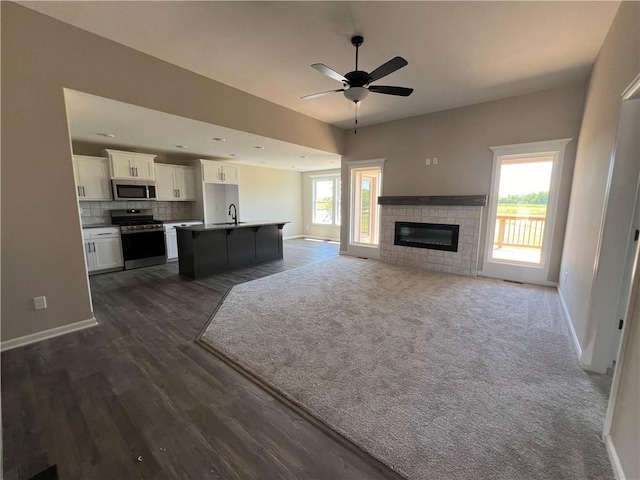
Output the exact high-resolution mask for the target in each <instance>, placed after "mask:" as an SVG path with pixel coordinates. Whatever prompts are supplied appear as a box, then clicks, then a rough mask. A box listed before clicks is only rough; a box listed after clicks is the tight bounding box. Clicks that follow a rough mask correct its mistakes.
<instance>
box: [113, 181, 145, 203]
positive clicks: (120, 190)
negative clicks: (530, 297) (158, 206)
mask: <svg viewBox="0 0 640 480" xmlns="http://www.w3.org/2000/svg"><path fill="white" fill-rule="evenodd" d="M111 183H112V185H113V199H114V200H155V199H156V182H154V181H153V180H111Z"/></svg>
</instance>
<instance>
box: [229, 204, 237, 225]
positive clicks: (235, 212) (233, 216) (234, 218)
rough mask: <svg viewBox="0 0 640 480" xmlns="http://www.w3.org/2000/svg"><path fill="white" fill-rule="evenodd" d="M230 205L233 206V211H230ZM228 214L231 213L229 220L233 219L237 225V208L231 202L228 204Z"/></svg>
mask: <svg viewBox="0 0 640 480" xmlns="http://www.w3.org/2000/svg"><path fill="white" fill-rule="evenodd" d="M231 207H233V213H231ZM229 215H231V220H233V221H234V222H235V224H236V225H238V209H237V208H236V206H235V205H234V204H233V203H232V204H231V205H229Z"/></svg>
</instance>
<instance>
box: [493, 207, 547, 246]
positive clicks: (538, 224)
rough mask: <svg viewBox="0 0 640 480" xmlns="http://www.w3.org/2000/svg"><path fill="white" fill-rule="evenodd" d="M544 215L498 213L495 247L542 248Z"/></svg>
mask: <svg viewBox="0 0 640 480" xmlns="http://www.w3.org/2000/svg"><path fill="white" fill-rule="evenodd" d="M544 223H545V216H544V215H531V216H520V215H496V232H495V237H494V238H495V243H494V248H502V247H528V248H542V236H543V234H544Z"/></svg>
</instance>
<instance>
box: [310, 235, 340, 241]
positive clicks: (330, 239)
mask: <svg viewBox="0 0 640 480" xmlns="http://www.w3.org/2000/svg"><path fill="white" fill-rule="evenodd" d="M300 237H301V238H313V239H314V240H326V241H328V242H339V241H340V239H339V238H332V237H322V236H320V235H300Z"/></svg>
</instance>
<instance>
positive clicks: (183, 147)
mask: <svg viewBox="0 0 640 480" xmlns="http://www.w3.org/2000/svg"><path fill="white" fill-rule="evenodd" d="M176 148H182V149H185V150H186V149H187V148H189V147H188V146H186V145H176Z"/></svg>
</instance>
